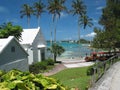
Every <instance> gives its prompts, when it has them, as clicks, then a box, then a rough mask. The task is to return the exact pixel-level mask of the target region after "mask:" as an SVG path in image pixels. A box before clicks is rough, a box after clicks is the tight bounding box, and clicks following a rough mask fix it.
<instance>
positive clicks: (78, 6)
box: [70, 0, 86, 16]
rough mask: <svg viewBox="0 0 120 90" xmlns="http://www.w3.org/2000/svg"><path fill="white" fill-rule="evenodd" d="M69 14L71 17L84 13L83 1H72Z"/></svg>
mask: <svg viewBox="0 0 120 90" xmlns="http://www.w3.org/2000/svg"><path fill="white" fill-rule="evenodd" d="M70 12H71V13H72V14H73V15H78V16H79V15H81V16H82V15H83V14H84V13H86V6H85V5H84V3H83V1H81V0H73V1H72V10H70Z"/></svg>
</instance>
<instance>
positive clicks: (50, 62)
mask: <svg viewBox="0 0 120 90" xmlns="http://www.w3.org/2000/svg"><path fill="white" fill-rule="evenodd" d="M46 62H47V65H54V61H53V59H51V58H48V59H47V60H46Z"/></svg>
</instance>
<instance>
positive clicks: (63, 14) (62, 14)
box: [60, 12, 68, 17]
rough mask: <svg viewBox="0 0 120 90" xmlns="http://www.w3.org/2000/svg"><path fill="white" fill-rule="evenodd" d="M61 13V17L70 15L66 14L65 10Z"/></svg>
mask: <svg viewBox="0 0 120 90" xmlns="http://www.w3.org/2000/svg"><path fill="white" fill-rule="evenodd" d="M60 15H61V17H67V16H68V14H66V13H64V12H61V13H60Z"/></svg>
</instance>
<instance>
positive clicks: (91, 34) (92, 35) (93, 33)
mask: <svg viewBox="0 0 120 90" xmlns="http://www.w3.org/2000/svg"><path fill="white" fill-rule="evenodd" d="M95 35H96V33H95V32H91V33H89V34H87V35H85V37H94V36H95Z"/></svg>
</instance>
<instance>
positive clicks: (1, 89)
mask: <svg viewBox="0 0 120 90" xmlns="http://www.w3.org/2000/svg"><path fill="white" fill-rule="evenodd" d="M0 78H1V81H0V90H66V89H65V87H63V85H62V84H61V83H60V82H58V81H57V80H55V79H53V78H48V77H45V76H43V75H41V74H36V75H34V74H32V73H29V72H21V71H18V70H11V71H9V72H7V73H5V74H4V75H2V76H1V77H0Z"/></svg>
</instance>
